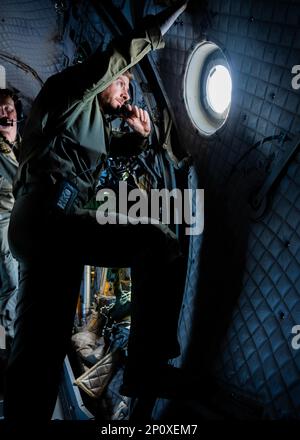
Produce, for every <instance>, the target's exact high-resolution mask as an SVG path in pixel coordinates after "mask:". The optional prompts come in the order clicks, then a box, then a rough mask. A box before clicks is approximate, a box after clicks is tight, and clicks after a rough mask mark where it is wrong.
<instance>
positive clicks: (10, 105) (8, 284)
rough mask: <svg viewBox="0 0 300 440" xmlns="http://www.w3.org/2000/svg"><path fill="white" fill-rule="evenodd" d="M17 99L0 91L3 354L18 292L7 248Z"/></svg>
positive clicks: (0, 321)
mask: <svg viewBox="0 0 300 440" xmlns="http://www.w3.org/2000/svg"><path fill="white" fill-rule="evenodd" d="M17 100H18V98H17V96H16V95H15V94H14V93H13V91H11V90H9V89H0V252H1V255H0V324H1V325H2V326H3V327H4V328H5V332H6V352H9V349H10V346H11V342H12V339H13V337H14V319H15V308H16V300H17V291H18V262H17V261H16V260H15V259H14V258H13V256H12V254H11V252H10V249H9V245H8V225H9V220H10V214H11V211H12V208H13V205H14V197H13V193H12V184H13V179H14V177H15V175H16V173H17V169H18V161H17V155H18V149H19V140H20V139H19V135H18V132H17V110H16V102H17Z"/></svg>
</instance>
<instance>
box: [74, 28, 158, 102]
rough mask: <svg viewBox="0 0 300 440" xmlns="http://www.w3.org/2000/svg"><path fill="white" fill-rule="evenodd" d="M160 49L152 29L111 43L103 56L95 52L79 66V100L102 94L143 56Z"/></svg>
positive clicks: (154, 29)
mask: <svg viewBox="0 0 300 440" xmlns="http://www.w3.org/2000/svg"><path fill="white" fill-rule="evenodd" d="M148 26H149V25H148ZM162 47H164V41H163V38H162V35H161V32H160V29H159V28H157V27H155V26H154V27H148V28H147V29H144V30H141V31H137V32H135V33H134V34H133V35H132V36H131V37H130V36H129V37H127V38H124V37H122V38H118V39H115V40H114V41H113V42H112V43H111V45H110V47H109V48H108V50H107V51H106V52H105V53H104V54H103V53H101V52H97V51H96V52H95V54H94V55H93V56H92V57H90V59H89V60H87V61H86V63H85V65H84V66H83V74H84V75H83V76H82V80H83V81H84V83H85V84H84V93H83V99H84V100H86V99H89V98H90V97H92V96H94V95H95V94H98V93H100V92H102V91H103V90H104V89H105V88H106V87H108V86H109V85H110V84H111V83H112V82H113V81H114V80H115V79H116V78H118V77H119V76H120V75H122V74H123V73H124V72H126V71H127V70H128V69H130V68H131V67H133V66H134V65H135V64H137V63H138V62H139V61H140V60H141V59H142V58H143V57H144V56H145V55H146V54H147V53H149V52H150V51H151V50H156V49H160V48H162ZM83 64H84V63H83Z"/></svg>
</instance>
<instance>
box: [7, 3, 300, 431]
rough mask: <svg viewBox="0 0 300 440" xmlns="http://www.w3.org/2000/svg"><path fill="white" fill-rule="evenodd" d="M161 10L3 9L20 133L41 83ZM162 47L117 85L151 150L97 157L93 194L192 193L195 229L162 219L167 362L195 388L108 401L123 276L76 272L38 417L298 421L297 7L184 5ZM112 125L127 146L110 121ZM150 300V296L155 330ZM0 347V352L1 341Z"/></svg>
mask: <svg viewBox="0 0 300 440" xmlns="http://www.w3.org/2000/svg"><path fill="white" fill-rule="evenodd" d="M174 3H176V1H172V0H145V1H140V0H101V1H99V0H86V1H83V0H58V1H55V0H27V1H24V0H14V1H11V0H1V4H0V87H1V88H5V87H7V88H10V89H12V90H13V91H14V92H15V93H16V94H17V95H18V97H19V98H20V101H21V103H22V108H21V109H19V110H20V111H19V113H18V118H19V119H18V120H19V131H20V133H21V134H22V128H23V126H24V123H25V120H26V117H27V116H28V114H29V112H30V108H31V106H32V103H33V101H34V99H35V97H36V96H37V94H38V92H39V91H40V89H41V87H42V86H43V84H44V83H45V81H46V80H47V78H49V77H50V76H51V75H53V74H55V73H58V72H60V71H61V70H63V69H65V68H66V67H68V66H72V65H74V64H77V63H82V62H83V61H84V60H85V59H86V58H87V57H89V56H90V55H91V54H93V52H94V51H96V50H99V48H100V50H104V49H105V48H106V46H107V45H108V44H109V42H110V40H111V39H112V38H114V37H118V36H122V35H124V34H127V33H129V32H130V31H131V30H132V29H133V28H135V27H137V26H138V25H139V24H140V23H141V21H142V19H143V17H146V16H148V15H151V14H157V13H158V12H160V11H162V10H164V9H165V8H167V7H169V6H170V5H172V4H174ZM164 40H165V47H164V48H163V49H160V50H157V51H154V52H151V53H149V54H148V55H147V56H146V57H144V58H143V60H142V61H141V62H139V64H137V65H136V66H135V67H134V69H133V73H134V79H133V81H132V82H131V85H130V94H131V100H132V103H134V104H136V105H138V106H139V107H141V108H143V109H147V111H148V112H149V115H150V119H151V124H152V133H151V140H150V147H149V148H148V149H147V150H145V151H143V152H142V153H141V154H140V155H137V156H132V157H130V158H126V157H123V156H122V155H121V154H120V156H119V157H117V158H115V157H114V158H112V157H109V156H108V157H107V159H106V161H105V164H104V166H103V169H102V171H101V174H100V177H99V182H98V186H97V190H99V189H103V188H111V189H114V190H116V191H118V188H119V183H120V182H126V183H127V185H128V187H129V188H130V189H134V188H139V189H141V190H143V191H144V192H146V193H148V192H149V191H150V190H151V189H158V190H160V189H162V188H166V189H168V190H169V191H172V190H173V189H176V188H178V189H179V190H184V189H189V190H191V191H190V193H189V194H191V197H190V198H189V209H190V211H189V212H190V214H191V216H192V220H193V222H192V223H191V222H190V223H189V222H187V223H188V224H183V223H184V222H182V223H180V222H177V221H176V218H175V217H176V215H175V214H174V215H173V214H172V215H171V216H170V219H169V220H170V221H169V226H170V228H171V229H172V230H173V232H174V233H175V234H176V235H177V237H178V239H179V241H180V243H181V245H182V248H183V250H184V256H185V263H186V279H185V289H184V292H183V300H182V306H181V311H180V317H179V322H178V339H179V343H180V348H181V354H180V355H179V356H178V357H177V358H175V359H173V360H172V361H171V362H172V365H174V366H176V367H178V368H180V369H182V370H183V371H184V372H185V374H186V375H187V376H188V375H194V376H195V377H197V378H198V381H199V382H200V386H199V389H198V390H197V393H194V395H193V396H192V397H188V396H187V397H186V398H180V399H163V398H154V399H152V400H151V399H150V401H149V400H146V402H145V401H142V402H141V399H133V398H131V397H126V396H123V395H121V394H120V385H121V384H122V376H123V371H124V365H125V363H126V356H127V341H128V335H129V331H130V302H131V301H130V298H131V296H130V295H131V271H130V268H120V267H108V268H104V267H94V266H85V268H84V273H83V275H82V283H81V289H80V292H79V300H78V306H77V312H76V317H75V321H74V330H73V335H72V338H71V342H70V349H69V353H68V356H67V357H66V358H65V361H64V366H63V373H62V379H61V385H60V390H59V394H58V398H57V404H56V408H55V411H54V414H53V417H52V418H53V420H68V421H89V420H94V419H95V418H96V419H97V420H100V421H103V422H107V421H128V420H135V421H138V420H145V419H147V420H152V421H157V422H162V423H163V422H164V421H166V420H176V421H177V423H192V422H194V423H195V421H197V422H196V423H200V422H201V421H204V420H209V421H215V420H216V421H222V420H230V421H260V420H271V421H278V420H280V421H282V420H284V421H286V420H300V150H299V147H300V2H299V0H198V1H194V0H190V1H189V3H188V6H187V9H186V10H185V12H184V13H183V14H182V15H180V16H179V17H178V18H177V20H176V21H175V23H174V24H173V25H172V27H171V28H170V30H169V31H168V32H167V34H166V35H165V36H164ZM57 99H59V96H57ZM112 124H113V127H114V129H115V130H116V131H120V132H124V131H129V129H128V126H127V125H126V122H124V118H122V117H120V115H119V116H118V115H116V117H115V118H114V119H113V120H112ZM0 174H1V172H0ZM197 190H199V191H197ZM200 190H201V191H200ZM202 190H203V191H202ZM202 195H203V197H202ZM95 203H96V202H95V200H91V202H90V205H89V208H90V209H92V208H93V207H94V206H95ZM160 215H162V212H161V211H160ZM99 252H101V253H103V252H104V253H105V249H103V248H100V249H99ZM115 252H116V253H126V249H124V248H122V247H120V248H119V249H115ZM153 277H155V273H154V274H153ZM45 283H47V280H46V279H45ZM42 292H43V286H41V294H42ZM160 301H161V299H160V298H159V297H158V296H157V295H156V292H155V291H153V292H152V301H151V304H152V306H151V307H152V308H153V322H152V325H153V327H155V325H156V319H155V316H156V312H157V310H158V309H159V307H160ZM56 307H57V308H59V307H60V304H56ZM41 313H43V311H41ZM165 325H166V328H167V326H168V316H166V320H165ZM53 326H55V310H53ZM166 328H162V329H161V332H162V333H163V332H164V331H165V330H166ZM37 331H39V332H42V331H43V329H38V330H37ZM0 341H1V352H2V351H3V352H4V351H5V342H4V341H5V337H4V329H3V328H2V329H1V332H0ZM1 362H2V361H1ZM37 362H38V347H37ZM2 363H3V364H4V362H2ZM2 363H1V375H2V376H3V374H4V373H3V371H4V366H2ZM145 381H147V377H145ZM0 388H1V389H0V416H1V418H3V414H2V410H3V401H2V400H1V399H2V398H3V380H2V383H1V387H0ZM174 388H175V389H176V383H174ZM191 388H192V387H191ZM33 414H34V410H33Z"/></svg>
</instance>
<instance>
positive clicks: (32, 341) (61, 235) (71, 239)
mask: <svg viewBox="0 0 300 440" xmlns="http://www.w3.org/2000/svg"><path fill="white" fill-rule="evenodd" d="M17 204H18V202H17ZM27 211H30V209H29V207H28V208H27ZM23 213H24V210H23ZM16 214H17V212H16ZM33 218H35V216H33ZM25 220H26V219H24V215H23V217H22V227H24V225H25V226H26V221H25ZM32 222H33V219H32V221H28V222H27V230H26V228H25V230H24V234H26V232H27V238H26V239H28V243H27V244H25V246H26V247H27V249H25V253H24V255H26V252H27V253H28V252H29V255H35V258H34V259H33V260H32V261H30V263H28V262H27V263H26V264H25V263H23V264H21V277H20V289H19V298H20V299H19V304H18V308H17V320H16V336H15V341H14V344H13V349H12V356H11V359H10V362H9V368H8V375H7V380H6V398H5V414H6V417H7V418H8V419H10V420H18V419H21V420H26V419H27V420H28V419H30V418H32V417H33V416H34V417H35V418H38V419H39V420H40V421H43V420H47V419H49V418H50V417H51V414H52V411H53V407H54V403H55V398H56V395H57V389H58V384H59V374H60V372H61V366H62V362H63V358H64V356H65V354H66V351H67V345H68V341H69V339H70V336H71V331H72V326H73V319H74V314H75V308H76V303H77V297H78V293H79V286H80V280H81V275H82V267H83V264H90V265H96V266H104V267H111V266H114V267H116V266H119V267H129V266H130V267H132V268H133V274H134V275H133V277H134V282H135V283H136V287H135V288H134V292H133V295H134V297H135V298H137V301H136V302H135V304H136V312H135V311H134V312H133V328H134V330H133V332H134V334H136V335H137V336H136V337H135V338H134V339H135V340H134V343H131V347H132V351H133V355H134V350H135V348H134V347H135V346H138V345H139V346H140V348H142V349H143V350H144V347H145V346H147V347H148V349H149V350H150V349H151V350H152V356H153V357H155V356H156V355H157V351H156V348H157V347H159V350H158V352H160V351H161V348H162V347H161V346H160V344H159V339H160V338H161V331H163V330H162V329H163V321H164V322H166V318H167V317H168V315H167V314H166V313H165V312H166V310H165V309H164V311H163V310H161V311H160V312H159V314H157V319H156V320H155V322H156V325H157V331H155V332H154V333H153V328H152V327H151V325H149V324H151V319H150V320H149V316H150V317H152V310H151V308H148V307H143V304H144V300H145V304H149V302H150V303H151V302H152V301H149V298H151V295H152V294H153V292H157V296H158V297H159V298H162V302H163V304H164V308H165V307H166V306H168V304H172V296H174V293H173V292H172V289H171V290H168V289H166V290H165V289H164V288H163V287H162V286H163V283H161V284H160V282H157V281H158V279H160V280H162V279H163V277H164V276H165V275H166V277H168V276H169V275H170V271H166V272H165V268H166V267H171V266H169V265H172V263H173V262H174V261H175V260H176V257H178V255H179V254H180V252H179V248H178V243H177V241H176V239H175V238H174V235H172V234H171V233H170V232H168V231H167V230H163V229H162V228H161V227H156V226H153V225H131V224H127V225H99V224H98V223H97V221H96V219H95V213H94V212H90V213H89V212H87V213H86V214H85V215H82V216H73V217H68V218H65V217H62V218H60V219H59V220H55V219H50V220H49V221H48V226H47V227H46V226H45V231H44V233H43V234H41V235H42V237H43V243H40V241H39V240H37V234H36V232H34V234H35V235H34V236H33V237H32V238H30V237H29V235H28V228H31V230H33V231H34V230H35V227H34V225H32ZM36 226H37V225H36ZM12 232H14V235H15V236H16V237H17V235H18V234H20V235H21V236H23V234H22V233H21V232H22V231H20V229H19V231H18V228H14V227H12ZM24 237H25V236H24ZM28 237H29V238H28ZM24 240H25V238H24ZM30 243H35V246H37V247H38V246H40V250H38V251H37V250H36V248H34V249H33V248H32V249H28V247H29V246H30ZM37 243H40V244H39V245H38V244H37ZM21 251H22V250H21ZM21 251H20V249H19V253H18V250H16V254H18V255H22V252H21ZM30 251H31V252H30ZM38 253H40V255H39V258H37V256H38ZM20 258H21V260H22V258H23V257H20ZM143 262H144V263H143ZM139 272H140V273H139ZM155 272H157V273H158V275H157V277H156V275H155ZM138 273H139V275H135V274H138ZM164 299H165V300H164ZM134 308H135V306H134ZM139 309H140V310H139ZM177 315H178V313H177ZM141 317H143V319H142V318H141ZM136 319H137V323H136V324H135V320H136ZM139 332H142V334H143V337H142V338H140V337H139V336H138V335H139ZM172 335H173V336H174V337H175V339H176V335H174V332H172ZM153 339H155V342H154V343H153ZM148 342H149V344H148ZM150 342H151V347H150ZM171 345H174V346H175V345H176V343H175V344H174V343H171V344H170V346H171ZM166 347H168V344H167V345H166V344H165V343H164V344H163V349H166ZM175 348H176V347H175ZM143 352H145V350H144V351H143ZM141 354H142V353H141ZM29 401H31V402H32V403H33V405H34V406H33V407H31V406H30V405H29Z"/></svg>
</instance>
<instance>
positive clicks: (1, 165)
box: [0, 152, 18, 184]
mask: <svg viewBox="0 0 300 440" xmlns="http://www.w3.org/2000/svg"><path fill="white" fill-rule="evenodd" d="M17 170H18V162H17V159H16V157H15V155H14V153H13V152H11V153H9V154H4V153H2V152H0V175H1V176H3V177H5V179H6V180H7V181H8V182H9V183H11V184H12V183H13V180H14V178H15V176H16V174H17Z"/></svg>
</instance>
